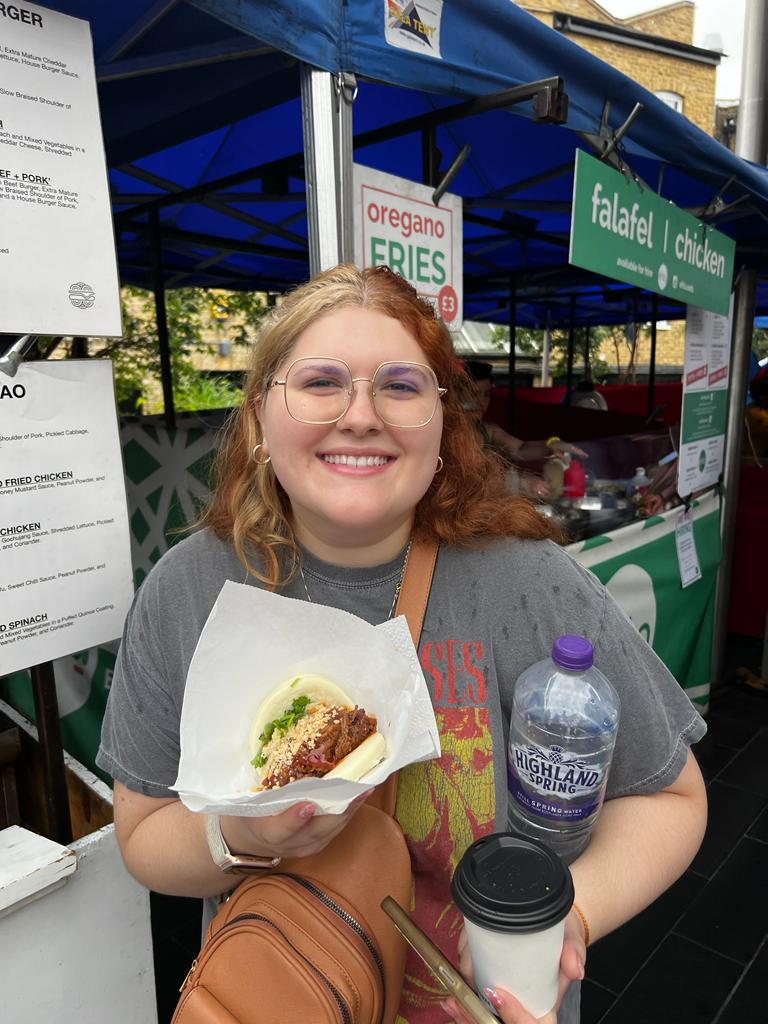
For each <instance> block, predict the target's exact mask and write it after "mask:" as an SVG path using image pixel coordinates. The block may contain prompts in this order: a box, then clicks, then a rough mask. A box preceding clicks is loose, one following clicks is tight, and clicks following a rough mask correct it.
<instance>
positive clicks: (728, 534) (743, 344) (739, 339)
mask: <svg viewBox="0 0 768 1024" xmlns="http://www.w3.org/2000/svg"><path fill="white" fill-rule="evenodd" d="M767 114H768V4H766V3H765V0H747V4H746V10H745V15H744V51H743V56H742V65H741V100H740V109H739V119H738V125H737V129H736V153H737V154H738V155H739V156H741V157H744V159H745V160H752V161H753V162H754V163H759V164H764V163H765V161H766V155H767V154H768V117H767V116H766V115H767ZM756 294H757V273H756V271H754V270H744V271H742V273H741V275H740V277H739V279H738V284H737V286H736V292H735V295H734V302H733V326H732V335H731V366H730V382H729V388H728V392H729V394H728V419H727V422H726V433H725V462H724V466H723V477H722V493H723V507H722V511H721V521H720V533H721V537H722V546H723V554H722V560H721V562H720V569H719V571H718V578H717V603H716V606H715V627H714V635H713V638H712V680H713V681H714V682H717V681H718V680H720V679H721V678H722V675H723V670H724V667H725V641H726V634H727V631H728V603H729V599H730V590H731V570H732V567H733V547H734V540H735V535H736V503H737V497H738V488H739V469H740V463H741V445H742V440H743V433H744V406H745V400H746V393H747V382H748V380H749V359H750V353H751V350H752V330H753V326H754V317H755V296H756Z"/></svg>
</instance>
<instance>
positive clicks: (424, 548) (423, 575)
mask: <svg viewBox="0 0 768 1024" xmlns="http://www.w3.org/2000/svg"><path fill="white" fill-rule="evenodd" d="M438 548H439V545H438V543H437V541H423V540H414V541H413V543H412V544H411V548H410V551H409V552H408V560H407V562H406V563H405V569H404V571H403V582H402V584H401V586H400V593H399V595H398V598H397V608H396V609H395V615H405V617H406V619H407V620H408V628H409V629H410V631H411V639H412V640H413V646H414V647H415V648H416V650H417V651H418V649H419V639H420V637H421V629H422V626H423V625H424V613H425V611H426V610H427V602H428V601H429V590H430V587H431V586H432V574H433V573H434V571H435V563H436V562H437V552H438ZM398 774H399V773H398V772H393V773H392V775H390V776H389V778H388V779H387V780H386V781H385V782H382V784H381V785H380V786H377V787H376V789H375V790H374V791H373V793H371V795H370V797H369V798H368V801H367V803H369V804H371V805H372V806H373V807H378V808H379V809H380V810H382V811H384V812H385V813H386V814H389V815H390V817H392V818H394V816H395V809H396V806H397V779H398Z"/></svg>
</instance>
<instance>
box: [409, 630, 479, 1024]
mask: <svg viewBox="0 0 768 1024" xmlns="http://www.w3.org/2000/svg"><path fill="white" fill-rule="evenodd" d="M449 645H451V646H450V647H449ZM470 651H471V654H470ZM481 651H482V645H481V644H479V643H477V644H474V643H472V644H461V643H459V642H458V641H448V642H447V643H444V644H425V645H424V648H423V649H422V652H421V660H422V667H423V669H424V673H425V676H427V681H428V683H429V686H430V690H431V691H432V697H433V701H434V703H435V705H436V706H435V718H436V719H437V725H438V729H439V731H440V743H441V747H442V754H441V756H440V758H439V759H437V760H434V761H427V762H425V763H421V764H413V765H409V766H408V767H407V768H404V769H403V770H402V771H401V773H400V784H399V786H398V799H397V819H398V821H399V822H400V825H401V827H402V829H403V832H404V833H405V837H406V839H407V841H408V848H409V850H410V853H411V864H412V867H413V889H412V897H411V901H412V902H411V907H410V908H409V909H410V912H411V916H412V918H413V920H414V921H415V922H416V924H418V925H419V927H420V928H421V929H422V930H423V931H425V932H426V933H427V935H429V936H430V937H431V938H432V940H433V941H434V942H435V943H436V945H437V946H439V947H440V949H441V950H442V951H443V952H444V953H445V955H446V956H447V957H448V958H449V960H451V961H452V962H453V963H458V959H459V958H458V949H457V947H458V941H459V933H460V931H461V925H462V919H461V914H460V913H459V911H458V910H457V909H456V907H455V906H454V905H453V902H452V900H451V891H450V881H451V876H452V874H453V869H454V868H455V867H456V864H457V863H458V861H459V859H460V857H461V855H462V853H463V852H464V850H465V849H466V848H467V847H468V846H469V845H470V844H471V843H473V842H474V841H475V839H479V838H480V836H483V835H486V834H488V833H489V832H492V831H493V829H494V824H495V818H496V798H495V797H496V794H495V785H494V772H493V738H492V734H491V724H490V715H489V712H488V708H487V707H486V706H485V696H486V694H485V690H486V686H485V674H484V672H483V671H482V669H481V668H479V667H478V662H479V656H480V655H481ZM473 658H477V661H473ZM457 660H458V664H460V666H461V669H462V671H458V672H457V671H456V668H457ZM470 665H472V668H471V671H468V670H467V669H468V667H469V666H470ZM457 704H458V705H460V706H455V705H457ZM440 705H442V706H440ZM451 705H454V706H451ZM468 705H469V706H468ZM473 705H474V706H473ZM445 998H446V993H445V990H444V989H443V988H442V987H441V986H440V985H439V984H438V982H437V981H436V980H435V978H434V977H433V976H432V974H431V973H430V972H429V970H428V969H427V968H426V966H425V965H424V964H423V962H422V961H421V959H420V958H419V957H418V956H417V955H416V953H414V952H413V950H409V951H408V959H407V961H406V966H405V981H404V984H403V996H402V999H401V1002H400V1008H399V1015H398V1017H397V1022H396V1024H432V1022H434V1021H444V1020H445V1019H446V1017H445V1013H444V1011H443V1010H442V1008H441V1007H440V1002H441V1000H443V999H445Z"/></svg>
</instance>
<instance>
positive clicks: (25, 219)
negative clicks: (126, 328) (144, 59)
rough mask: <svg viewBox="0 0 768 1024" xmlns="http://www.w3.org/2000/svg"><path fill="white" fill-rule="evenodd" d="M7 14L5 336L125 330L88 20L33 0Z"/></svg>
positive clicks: (2, 106) (2, 97)
mask: <svg viewBox="0 0 768 1024" xmlns="http://www.w3.org/2000/svg"><path fill="white" fill-rule="evenodd" d="M11 10H13V11H15V12H16V13H17V15H18V16H16V15H11V13H10V12H11ZM0 22H1V24H2V39H0V280H2V295H3V301H2V307H1V308H0V333H5V334H73V335H91V336H93V335H101V336H115V337H119V336H120V335H121V334H122V327H121V321H120V301H119V289H118V277H117V264H116V260H115V243H114V235H113V232H112V213H111V208H110V201H109V188H108V184H107V172H106V163H105V158H104V143H103V141H102V136H101V124H100V120H99V105H98V100H97V96H96V78H95V75H94V66H93V50H92V46H91V33H90V27H89V25H88V22H86V21H81V20H80V19H79V18H70V17H68V16H66V15H64V14H58V13H57V12H56V11H50V10H48V9H47V8H45V7H38V6H37V5H36V4H28V3H25V4H24V5H17V6H14V7H13V8H12V7H11V6H10V5H5V6H4V17H2V18H1V19H0Z"/></svg>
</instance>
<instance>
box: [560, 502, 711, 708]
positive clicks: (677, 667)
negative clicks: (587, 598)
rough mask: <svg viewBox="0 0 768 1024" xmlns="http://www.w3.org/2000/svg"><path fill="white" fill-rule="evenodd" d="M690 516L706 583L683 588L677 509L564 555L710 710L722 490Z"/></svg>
mask: <svg viewBox="0 0 768 1024" xmlns="http://www.w3.org/2000/svg"><path fill="white" fill-rule="evenodd" d="M691 512H692V520H693V535H694V540H695V544H696V551H697V553H698V557H699V566H700V569H701V578H700V579H698V580H696V582H694V583H691V584H689V585H688V586H686V588H685V589H683V585H682V581H681V579H680V562H679V560H678V555H677V545H676V542H675V526H676V523H677V517H678V515H679V513H680V509H671V510H670V511H669V512H665V513H664V514H663V515H661V516H653V517H651V518H650V519H646V520H644V521H642V522H641V521H637V522H634V523H630V525H629V526H625V527H623V528H622V529H620V530H616V531H615V532H614V533H611V534H609V535H605V536H600V537H591V538H590V539H589V540H586V541H581V542H580V543H578V544H573V545H571V546H570V547H569V548H568V549H567V550H568V551H569V552H570V553H571V554H572V555H573V556H574V557H575V558H576V559H577V560H578V561H579V562H581V564H582V565H583V566H585V567H586V568H587V569H590V570H591V571H592V572H593V573H594V574H595V575H596V576H597V578H598V579H599V580H600V581H601V583H604V584H605V586H606V587H607V589H608V591H609V592H610V594H611V595H612V597H613V598H614V599H615V600H616V601H617V602H618V604H619V605H620V606H621V607H622V608H623V609H624V611H625V612H626V613H627V615H628V616H629V618H630V619H631V620H632V622H633V623H634V625H635V627H636V628H637V630H638V631H639V632H640V633H642V635H643V636H644V637H645V639H646V640H647V641H648V643H649V644H650V645H651V647H652V648H653V649H654V651H655V652H656V653H657V654H658V656H659V657H660V658H661V660H662V661H663V662H664V664H665V665H666V666H667V668H668V669H669V670H670V672H672V674H673V675H674V676H675V678H676V679H677V681H678V682H679V683H680V685H681V686H682V687H683V689H684V690H685V692H686V693H687V694H688V696H689V697H690V699H691V700H692V701H693V702H694V703H695V704H696V705H697V707H699V709H700V710H702V711H705V710H706V708H707V707H708V704H709V688H710V671H711V648H712V630H713V627H714V621H715V590H716V582H717V569H718V566H719V564H720V551H721V547H720V501H719V496H718V493H717V491H716V490H712V491H709V492H707V493H706V494H704V495H702V496H701V497H700V498H699V499H698V500H697V501H694V502H693V503H692V505H691Z"/></svg>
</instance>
